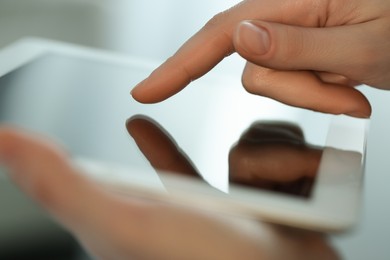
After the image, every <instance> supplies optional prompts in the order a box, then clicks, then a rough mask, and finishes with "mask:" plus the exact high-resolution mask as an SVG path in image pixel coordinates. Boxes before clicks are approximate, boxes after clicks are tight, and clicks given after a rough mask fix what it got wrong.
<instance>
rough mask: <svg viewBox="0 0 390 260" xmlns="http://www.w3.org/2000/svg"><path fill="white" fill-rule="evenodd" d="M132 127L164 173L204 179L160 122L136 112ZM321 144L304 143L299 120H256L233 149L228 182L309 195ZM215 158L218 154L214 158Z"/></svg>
mask: <svg viewBox="0 0 390 260" xmlns="http://www.w3.org/2000/svg"><path fill="white" fill-rule="evenodd" d="M126 126H127V129H128V131H129V133H130V135H131V136H132V137H133V138H134V140H135V142H136V143H137V145H138V147H139V149H140V150H141V151H142V153H143V154H144V155H145V157H146V158H147V159H148V161H149V162H150V164H151V165H152V166H153V167H154V168H155V169H156V170H157V171H161V172H164V173H171V174H180V175H185V176H193V177H195V178H200V179H201V178H202V177H201V176H202V174H201V173H199V170H198V169H197V168H196V166H195V165H194V163H193V162H192V161H191V158H189V157H188V156H187V155H186V153H185V152H184V151H183V150H182V149H181V148H180V147H179V145H178V144H177V143H176V141H175V140H174V139H173V137H172V136H171V135H170V134H169V133H168V132H167V131H166V130H165V129H163V128H162V126H160V125H159V124H158V123H157V122H156V121H154V120H152V119H151V118H148V117H146V116H142V115H139V116H134V117H132V118H130V119H129V120H128V121H127V124H126ZM321 155H322V149H321V148H319V147H316V146H311V145H309V144H307V143H306V142H305V139H304V135H303V132H302V130H301V129H300V128H299V126H298V125H295V124H291V123H288V122H281V121H258V122H255V123H253V124H252V125H251V126H250V128H249V129H248V130H246V131H245V132H244V133H243V134H242V135H241V137H240V139H239V140H238V141H237V143H236V144H234V145H233V146H232V148H231V149H230V152H229V156H228V158H226V159H227V160H228V165H229V182H230V183H231V184H239V185H242V186H246V187H250V188H254V189H259V190H269V191H275V192H280V193H286V194H291V195H296V196H302V197H309V196H310V193H311V190H312V187H313V183H314V180H315V176H316V174H317V170H318V167H319V163H320V159H321ZM210 160H211V161H212V160H213V158H212V157H210Z"/></svg>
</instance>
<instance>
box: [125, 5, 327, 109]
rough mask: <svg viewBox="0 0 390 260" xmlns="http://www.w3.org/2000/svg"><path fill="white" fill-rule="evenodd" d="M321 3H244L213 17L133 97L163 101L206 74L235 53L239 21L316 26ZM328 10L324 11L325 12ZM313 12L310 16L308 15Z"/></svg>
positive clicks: (151, 101) (133, 91)
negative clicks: (234, 41)
mask: <svg viewBox="0 0 390 260" xmlns="http://www.w3.org/2000/svg"><path fill="white" fill-rule="evenodd" d="M320 5H322V4H317V3H311V1H310V2H309V3H306V4H305V5H302V4H298V3H297V4H292V3H286V1H284V0H269V1H243V2H242V3H240V4H238V5H237V6H235V7H233V8H231V9H229V10H227V11H225V12H222V13H220V14H218V15H216V16H215V17H213V18H212V19H211V20H210V21H209V22H208V23H207V24H206V25H205V26H204V27H203V28H202V29H201V30H200V31H199V32H198V33H196V34H195V35H194V36H193V37H192V38H191V39H189V40H188V41H187V42H186V43H185V44H184V45H183V46H182V47H181V48H180V49H179V50H178V51H177V52H176V53H175V54H174V55H173V56H172V57H171V58H169V59H168V60H167V61H166V62H165V63H163V64H162V65H161V66H160V67H159V68H158V69H156V70H155V71H154V72H153V73H152V74H151V75H150V76H149V77H148V78H147V79H146V80H144V81H143V82H141V83H139V84H138V85H137V86H136V87H135V88H134V89H133V90H132V96H133V97H134V98H135V99H136V100H138V101H139V102H142V103H154V102H159V101H162V100H164V99H166V98H168V97H170V96H172V95H174V94H175V93H177V92H179V91H180V90H182V89H183V88H184V87H185V86H186V85H187V84H189V83H190V82H191V81H192V80H195V79H197V78H199V77H200V76H202V75H204V74H205V73H207V72H208V71H209V70H211V69H212V68H213V67H214V66H215V65H217V64H218V63H219V62H220V61H221V60H222V59H223V58H225V57H226V56H228V55H230V54H231V53H232V52H234V46H233V33H234V29H235V27H236V25H237V23H238V22H240V21H242V20H247V19H264V20H267V21H278V22H286V21H285V19H286V17H289V18H288V19H289V23H291V24H299V25H302V26H305V25H311V26H316V25H317V23H318V21H319V20H320V19H319V18H318V16H319V15H320V14H319V13H322V11H321V12H320V11H318V10H322V7H321V6H320ZM324 10H325V9H324ZM308 13H310V15H309V16H308V15H307V14H308Z"/></svg>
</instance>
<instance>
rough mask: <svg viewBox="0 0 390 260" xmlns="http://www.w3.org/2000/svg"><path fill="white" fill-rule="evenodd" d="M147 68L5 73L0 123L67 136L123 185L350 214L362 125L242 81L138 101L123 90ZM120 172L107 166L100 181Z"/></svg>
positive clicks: (84, 64) (68, 58) (57, 65)
mask: <svg viewBox="0 0 390 260" xmlns="http://www.w3.org/2000/svg"><path fill="white" fill-rule="evenodd" d="M151 70H152V68H149V67H142V66H140V65H138V64H124V63H115V62H104V61H102V60H94V59H90V58H81V57H78V56H72V55H61V54H57V53H48V54H45V55H42V56H40V57H39V58H37V59H34V60H32V61H31V62H29V63H28V64H25V65H24V66H21V67H19V68H18V69H16V70H14V71H12V72H10V73H8V74H6V75H4V76H2V77H1V78H0V121H1V122H2V123H10V124H14V125H18V126H21V127H23V128H27V129H30V130H33V131H36V132H39V133H42V134H44V135H47V136H49V137H51V138H52V139H55V140H57V141H58V142H60V143H63V144H64V146H65V147H66V149H67V151H68V152H69V154H70V156H72V157H74V158H75V159H78V158H87V159H88V160H90V161H94V162H103V163H107V165H121V166H124V167H125V169H127V171H126V172H125V175H126V176H127V180H128V181H129V182H136V183H141V185H144V184H145V185H146V183H147V185H146V186H149V187H151V186H153V188H154V189H160V190H161V191H164V192H170V191H171V189H173V188H177V189H181V194H185V193H193V194H192V195H195V197H197V196H198V194H196V193H197V192H199V189H191V188H189V187H190V186H187V184H186V185H184V184H183V183H182V182H175V181H176V179H180V178H184V179H185V180H186V183H188V181H191V180H194V181H195V180H196V182H197V183H201V184H202V185H203V186H204V187H207V188H208V189H209V191H207V192H211V193H213V194H217V196H222V197H223V198H226V197H228V198H229V200H234V199H235V200H236V201H240V203H241V202H244V201H245V203H247V204H251V205H261V206H263V205H268V206H269V207H268V208H267V210H266V211H267V212H269V211H272V210H273V207H275V208H276V206H277V205H278V203H277V202H275V201H274V200H267V199H266V200H262V199H264V198H269V197H275V196H276V197H279V198H281V199H282V200H285V201H287V204H281V205H279V206H280V207H279V208H283V210H285V209H288V210H289V211H291V212H293V210H292V209H293V207H292V208H291V210H290V208H289V206H290V205H293V203H291V202H294V201H295V202H296V201H298V202H301V203H300V206H301V208H300V209H299V210H295V212H298V213H300V214H305V212H306V208H304V207H306V206H311V205H312V204H313V203H314V201H318V202H319V204H318V205H321V207H322V205H326V206H327V207H328V208H327V207H325V208H324V210H323V211H321V212H320V213H318V217H320V218H322V217H324V218H326V216H324V215H326V214H328V213H329V214H334V213H335V211H336V210H334V211H330V210H329V207H338V208H339V209H340V210H343V209H344V208H345V205H346V204H348V205H351V212H355V211H354V210H355V206H356V205H353V204H357V203H358V202H357V201H358V199H355V196H356V193H358V191H359V189H360V185H361V184H360V182H361V177H362V171H363V170H362V169H363V165H364V156H363V155H364V140H363V139H364V138H363V137H364V133H363V131H356V129H355V128H354V126H353V125H351V126H348V127H345V126H343V127H338V126H337V125H336V127H331V124H332V116H330V115H326V114H322V113H317V112H312V111H307V110H304V109H298V108H292V107H289V106H286V105H283V104H281V103H279V102H276V101H274V100H271V99H269V98H265V97H260V96H255V95H251V94H249V93H247V92H246V91H245V90H244V89H243V88H242V86H241V83H240V81H239V79H233V80H232V79H230V78H217V77H206V78H205V79H202V80H199V81H196V82H193V83H192V84H191V85H190V86H188V87H187V88H186V89H184V90H183V91H182V92H180V93H179V94H177V95H175V96H173V97H171V98H169V99H168V100H166V101H163V102H160V103H157V104H148V105H145V104H140V103H138V102H136V101H134V100H133V99H132V98H131V95H130V93H129V92H130V90H131V88H132V87H133V86H135V85H136V84H137V83H138V82H140V81H141V80H143V79H144V78H145V77H147V76H148V74H149V73H150V72H151ZM336 130H337V131H336ZM340 133H342V134H340ZM356 136H357V137H358V138H355V137H356ZM361 137H362V138H361ZM356 140H357V141H356ZM348 142H349V143H350V144H351V145H350V146H348V147H344V146H343V145H339V143H340V144H341V143H348ZM355 147H357V148H356V149H355ZM126 167H127V168H126ZM115 174H116V173H115V171H114V170H112V169H111V170H108V171H105V172H104V175H105V178H106V179H107V178H108V179H109V178H115ZM172 180H173V181H172ZM319 184H321V185H322V186H323V187H325V188H323V189H322V190H323V191H325V192H326V195H324V196H323V194H322V193H320V192H319V190H320V189H319V188H318V187H319ZM321 185H320V186H321ZM349 190H351V191H352V192H351V193H350V192H349ZM202 192H204V190H202ZM207 192H206V193H207ZM324 194H325V193H324ZM346 194H347V195H346ZM349 194H354V195H353V196H349ZM267 196H268V197H267ZM329 196H334V198H331V199H329ZM351 201H352V202H351ZM295 202H294V203H295ZM313 205H314V204H313ZM315 205H317V204H315ZM315 207H317V206H315ZM321 207H320V206H318V207H317V208H316V210H319V208H321ZM308 212H309V211H308ZM298 213H297V214H298ZM278 214H279V215H283V214H284V213H283V214H280V213H278ZM351 214H352V215H353V214H354V213H351ZM342 215H345V216H347V215H348V214H344V213H343V214H342ZM332 216H333V215H332ZM348 216H349V215H348ZM289 218H291V219H292V217H291V216H290V217H289ZM297 219H298V217H297ZM299 219H300V220H301V222H303V223H305V219H304V218H302V216H299ZM343 225H344V224H343Z"/></svg>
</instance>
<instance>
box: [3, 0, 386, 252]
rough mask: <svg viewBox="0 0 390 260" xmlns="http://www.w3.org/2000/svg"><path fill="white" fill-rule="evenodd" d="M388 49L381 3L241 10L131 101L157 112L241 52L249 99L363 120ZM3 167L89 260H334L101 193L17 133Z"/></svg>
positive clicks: (54, 152) (192, 44) (265, 0)
mask: <svg viewBox="0 0 390 260" xmlns="http://www.w3.org/2000/svg"><path fill="white" fill-rule="evenodd" d="M256 35H257V36H256ZM389 39H390V1H388V0H370V1H368V0H354V1H335V0H333V1H332V0H328V1H327V0H314V1H309V0H294V1H289V0H247V1H243V2H242V3H241V4H239V5H237V6H235V7H233V8H231V9H229V10H227V11H225V12H223V13H221V14H218V15H216V16H215V17H214V18H213V19H211V20H210V22H209V23H207V24H206V26H205V27H204V28H202V29H201V30H200V31H199V32H198V33H197V34H195V35H194V36H193V37H192V38H191V39H190V40H189V41H188V42H186V43H185V44H184V45H183V47H182V48H180V49H179V51H178V52H177V53H176V54H174V55H173V56H172V57H171V58H169V59H168V60H167V62H165V63H164V64H162V65H161V67H159V68H158V69H157V70H156V71H154V72H153V73H152V74H151V75H150V77H148V78H147V79H146V80H145V81H143V82H142V83H140V84H139V85H138V86H137V87H136V88H134V89H133V91H132V95H133V97H134V98H135V99H136V100H138V101H140V102H143V103H154V102H159V101H162V100H164V99H166V98H168V97H170V96H172V95H174V94H176V93H177V92H179V91H181V90H182V89H183V88H185V87H186V86H187V85H188V84H189V83H190V82H191V81H192V80H194V79H197V78H199V77H201V76H202V75H204V74H205V73H207V72H208V71H210V70H211V69H212V68H213V67H214V66H215V65H217V64H218V63H219V62H220V61H221V60H222V59H223V58H224V57H226V56H228V55H229V54H231V53H233V52H238V53H239V54H240V55H241V56H242V57H244V58H245V59H247V60H248V63H247V65H246V67H245V70H244V73H243V84H244V87H245V88H246V89H247V90H248V91H249V92H251V93H254V94H258V95H262V96H268V97H271V98H274V99H276V100H279V101H281V102H284V103H287V104H290V105H293V106H299V107H304V108H308V109H312V110H316V111H322V112H327V113H334V114H341V113H344V114H348V115H352V116H356V117H369V116H370V115H371V107H370V104H369V102H368V100H367V99H366V98H365V97H364V96H363V95H362V94H361V93H360V92H359V91H358V90H356V89H355V87H354V86H356V85H357V84H360V83H364V84H367V85H369V86H372V87H376V88H380V89H389V88H390V73H388V70H389V68H390V42H389ZM205 95H207V93H205ZM0 163H1V164H2V165H4V166H6V167H7V168H8V170H9V174H10V176H11V177H12V178H13V179H14V180H15V182H16V183H17V184H18V185H19V186H20V187H21V189H22V190H23V191H25V192H26V193H27V194H28V195H30V196H31V197H33V198H34V199H35V200H36V201H37V202H38V203H39V204H40V205H42V207H44V208H45V209H47V210H48V212H50V214H51V215H53V217H54V218H56V219H57V220H58V221H59V222H60V223H61V224H62V225H64V226H65V227H66V228H68V229H69V230H70V231H71V232H72V233H73V234H74V235H75V236H76V237H77V238H78V239H79V240H80V242H81V243H82V244H83V245H84V246H85V248H86V249H87V250H88V251H89V252H90V253H91V254H92V255H93V256H95V257H96V258H97V259H110V260H111V259H338V256H337V254H336V253H335V252H334V251H333V250H332V248H331V247H330V246H329V244H328V243H327V242H326V238H325V237H324V236H323V235H321V234H317V233H312V232H305V231H301V230H295V229H288V228H282V227H277V226H274V225H268V224H265V223H261V222H258V221H246V220H241V219H236V218H231V217H226V216H221V215H218V214H215V213H211V212H201V211H196V210H193V209H188V208H183V207H177V206H174V205H166V204H160V203H155V202H147V201H142V200H137V199H135V198H123V197H119V196H117V195H114V194H112V193H108V192H107V191H105V190H104V189H102V188H101V187H99V186H97V185H96V184H95V183H94V182H92V181H90V180H88V179H86V178H84V177H83V174H80V172H79V170H77V169H76V168H74V167H73V166H72V164H71V160H70V159H69V158H68V156H67V154H66V153H64V152H63V150H62V149H61V148H59V147H58V146H57V145H54V144H53V143H52V142H48V141H45V140H43V139H42V137H39V136H38V137H37V136H36V135H32V134H27V133H25V132H24V131H20V130H16V129H15V128H9V127H4V126H3V127H1V128H0ZM281 248H283V250H280V249H281Z"/></svg>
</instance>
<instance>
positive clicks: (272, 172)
mask: <svg viewBox="0 0 390 260" xmlns="http://www.w3.org/2000/svg"><path fill="white" fill-rule="evenodd" d="M322 152H323V150H322V149H321V148H319V147H315V146H311V145H309V144H307V143H306V142H305V139H304V136H303V132H302V130H301V129H300V128H299V126H297V125H295V124H291V123H287V122H276V121H261V122H255V123H254V124H252V125H251V127H250V128H249V129H248V130H247V131H246V132H245V133H243V134H242V136H241V138H240V140H239V141H238V142H237V144H236V145H235V146H234V147H233V148H232V149H231V151H230V153H229V178H230V181H231V182H234V183H239V184H243V185H246V186H251V187H256V188H261V189H267V190H273V191H278V192H283V193H289V194H293V195H300V196H309V195H310V191H311V187H312V185H313V182H314V178H315V175H316V173H317V170H318V166H319V163H320V159H321V156H322Z"/></svg>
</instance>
